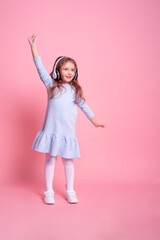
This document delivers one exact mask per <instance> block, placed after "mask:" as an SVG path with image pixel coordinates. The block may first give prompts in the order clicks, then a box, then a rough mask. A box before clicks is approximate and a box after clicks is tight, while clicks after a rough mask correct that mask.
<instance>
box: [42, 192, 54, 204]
mask: <svg viewBox="0 0 160 240" xmlns="http://www.w3.org/2000/svg"><path fill="white" fill-rule="evenodd" d="M44 203H46V204H54V203H55V200H54V192H52V191H46V192H44Z"/></svg>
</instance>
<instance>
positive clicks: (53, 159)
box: [46, 154, 57, 165]
mask: <svg viewBox="0 0 160 240" xmlns="http://www.w3.org/2000/svg"><path fill="white" fill-rule="evenodd" d="M56 160H57V157H55V156H51V155H50V154H46V164H47V165H55V164H56Z"/></svg>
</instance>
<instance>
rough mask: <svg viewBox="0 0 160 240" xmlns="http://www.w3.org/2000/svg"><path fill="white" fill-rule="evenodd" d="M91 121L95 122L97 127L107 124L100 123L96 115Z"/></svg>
mask: <svg viewBox="0 0 160 240" xmlns="http://www.w3.org/2000/svg"><path fill="white" fill-rule="evenodd" d="M90 121H91V122H92V123H93V124H94V126H95V127H103V128H104V127H105V126H106V124H103V123H99V122H98V121H97V120H96V118H95V117H93V118H91V119H90Z"/></svg>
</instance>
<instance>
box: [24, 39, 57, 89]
mask: <svg viewBox="0 0 160 240" xmlns="http://www.w3.org/2000/svg"><path fill="white" fill-rule="evenodd" d="M28 41H29V44H30V46H31V52H32V56H33V61H34V63H35V66H36V68H37V71H38V74H39V77H40V79H41V80H42V82H43V83H44V84H45V86H46V87H47V88H49V87H50V86H51V85H53V83H54V80H53V78H52V77H51V76H50V75H49V73H48V72H47V70H46V69H45V67H44V66H43V63H42V60H41V57H40V56H39V54H38V50H37V35H32V36H31V37H30V38H28Z"/></svg>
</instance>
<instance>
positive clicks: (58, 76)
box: [56, 70, 61, 80]
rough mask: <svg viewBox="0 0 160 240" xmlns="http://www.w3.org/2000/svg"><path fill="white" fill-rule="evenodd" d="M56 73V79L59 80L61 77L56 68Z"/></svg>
mask: <svg viewBox="0 0 160 240" xmlns="http://www.w3.org/2000/svg"><path fill="white" fill-rule="evenodd" d="M56 74H57V80H60V78H61V75H60V73H59V71H58V70H56Z"/></svg>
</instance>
